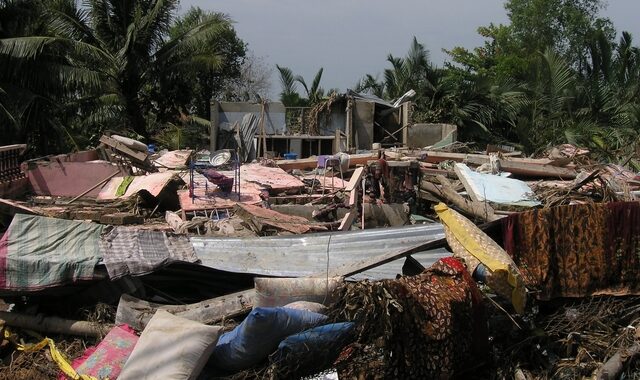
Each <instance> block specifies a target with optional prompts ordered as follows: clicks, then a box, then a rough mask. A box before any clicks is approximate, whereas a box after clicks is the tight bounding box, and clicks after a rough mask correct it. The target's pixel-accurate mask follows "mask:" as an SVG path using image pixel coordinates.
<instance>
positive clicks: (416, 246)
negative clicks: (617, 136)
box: [0, 105, 640, 380]
mask: <svg viewBox="0 0 640 380" xmlns="http://www.w3.org/2000/svg"><path fill="white" fill-rule="evenodd" d="M392 106H393V105H384V107H392ZM385 109H386V108H385ZM392 109H393V107H392ZM260 124H261V123H260V122H259V121H258V119H257V118H255V117H253V118H247V119H246V120H243V123H242V124H240V123H239V122H237V123H235V124H234V125H235V128H236V130H237V131H236V132H238V131H240V130H242V133H241V134H240V133H239V132H238V134H237V135H236V138H235V140H234V141H235V143H236V144H237V145H238V147H239V150H233V149H227V150H220V151H215V152H210V151H204V150H202V151H193V150H178V151H160V152H158V153H155V152H150V151H149V150H148V148H147V147H146V146H145V145H144V144H142V143H140V142H138V141H136V140H132V139H129V138H126V137H122V136H117V135H111V136H106V135H105V136H103V137H102V138H101V139H100V141H101V146H99V147H97V148H96V149H94V150H90V151H85V152H76V153H72V154H67V155H59V156H49V157H42V158H37V159H33V160H28V161H25V162H20V161H21V160H20V154H21V153H22V152H23V151H24V149H25V146H9V147H0V161H2V166H0V215H1V216H2V218H1V219H0V226H2V229H0V231H1V232H2V236H1V237H0V299H1V301H2V302H0V333H1V335H0V359H2V362H1V363H0V366H1V367H0V379H5V378H6V379H37V378H52V379H53V378H60V379H62V378H70V379H84V380H87V379H90V380H93V379H105V378H109V379H116V378H117V379H138V378H143V377H148V378H171V379H196V378H198V379H219V378H228V379H263V378H270V379H288V378H317V379H320V378H334V379H335V378H340V379H355V378H357V379H360V378H373V379H378V378H380V379H383V378H407V379H409V378H416V379H425V378H427V379H428V378H479V379H480V378H482V379H484V378H498V379H499V378H517V379H544V378H561V379H564V378H566V379H569V378H572V379H573V378H587V377H594V376H595V377H596V378H599V379H605V378H628V377H629V376H631V374H632V373H634V371H635V373H637V372H638V370H640V362H639V361H638V360H636V356H638V354H639V353H640V332H638V331H640V330H639V329H640V300H639V298H638V296H639V295H640V281H639V279H640V276H639V275H640V273H639V271H640V269H638V268H640V256H639V255H638V252H639V251H640V227H639V226H640V203H638V201H637V198H636V197H637V196H638V195H639V194H640V177H639V176H638V175H637V174H636V173H634V172H632V171H630V170H629V169H627V168H624V167H622V166H615V165H610V164H609V165H603V164H600V163H598V162H594V161H593V160H592V159H591V158H590V154H589V152H588V151H587V150H585V149H581V148H579V147H574V146H571V145H562V146H558V147H553V148H551V149H549V150H548V151H547V152H544V153H543V156H541V157H537V158H531V157H522V154H521V153H520V152H518V151H516V149H514V148H512V147H508V146H488V147H487V149H486V150H485V151H482V152H477V151H474V150H473V146H472V145H471V144H468V143H459V142H452V143H442V142H440V143H438V144H437V147H436V146H433V147H430V148H423V149H409V148H391V149H385V150H383V149H374V150H371V151H364V152H363V151H360V152H357V153H356V152H353V153H354V154H346V153H336V154H333V155H318V156H312V157H309V158H300V159H291V158H288V159H280V158H279V157H277V154H276V155H271V158H269V159H266V158H263V159H262V160H260V161H258V160H254V161H253V162H247V161H249V160H250V159H251V157H255V151H254V148H255V146H253V145H252V144H253V143H255V141H254V140H252V139H251V138H249V137H247V136H253V135H256V133H257V131H258V129H263V128H264V126H260ZM320 127H321V126H318V125H316V126H315V127H314V128H316V129H317V128H320ZM389 134H391V135H392V133H389ZM256 136H257V135H256ZM449 137H451V136H449ZM261 149H262V150H263V151H264V153H265V154H264V155H265V156H266V144H265V145H264V146H263V147H262V148H261Z"/></svg>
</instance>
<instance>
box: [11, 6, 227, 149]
mask: <svg viewBox="0 0 640 380" xmlns="http://www.w3.org/2000/svg"><path fill="white" fill-rule="evenodd" d="M177 6H178V0H137V1H117V0H86V1H85V2H84V3H83V6H82V7H80V6H79V5H78V4H77V3H76V1H74V0H51V1H49V2H47V7H46V8H45V9H44V14H45V16H46V17H47V22H48V29H49V32H50V34H49V35H48V36H39V37H17V38H14V39H12V40H3V41H1V42H2V43H1V44H0V55H3V56H6V57H7V59H14V60H15V59H20V58H21V57H28V58H30V59H31V61H32V62H33V63H34V64H39V63H40V62H41V61H42V59H44V58H45V56H43V53H44V52H46V51H47V50H49V48H51V47H54V46H55V48H56V50H55V51H56V52H58V56H62V57H63V58H64V59H66V61H67V62H68V63H69V66H68V67H67V68H66V69H67V72H66V73H67V75H66V76H64V77H57V78H55V77H54V79H56V80H57V81H59V82H61V83H63V84H65V85H69V84H78V85H79V86H78V89H77V90H75V91H73V92H71V93H70V94H67V97H68V98H70V99H68V100H70V103H72V104H73V106H75V109H76V112H75V113H74V115H73V116H74V117H75V118H76V119H77V122H78V124H79V125H80V126H81V127H84V128H86V129H88V130H90V131H94V130H96V128H98V129H99V128H105V127H109V128H115V129H122V130H126V129H129V130H132V131H134V132H135V133H137V134H138V135H141V136H145V137H148V136H149V134H150V132H151V129H153V127H154V125H153V123H155V122H157V123H163V122H166V121H167V120H162V118H161V117H160V118H158V109H159V108H160V105H159V104H158V101H157V98H156V97H154V96H153V95H154V90H156V92H155V93H157V89H158V88H159V87H160V86H161V82H162V81H165V82H166V81H167V80H178V79H179V78H183V79H187V78H186V73H192V72H193V70H196V71H200V72H211V71H215V70H217V69H219V68H221V67H222V66H223V64H224V62H225V59H227V58H228V57H227V56H226V55H225V54H224V53H223V51H222V48H221V46H220V45H216V44H211V42H212V41H215V40H216V38H217V37H219V36H220V35H222V34H224V33H228V31H229V30H230V29H231V23H230V20H229V19H228V18H227V17H224V16H215V17H214V16H212V17H201V18H199V19H197V20H196V21H194V22H193V23H192V24H190V25H189V27H184V28H180V30H179V31H176V32H175V33H174V34H173V35H171V36H169V32H170V30H171V26H172V22H173V21H174V19H175V14H176V10H177ZM81 75H83V76H81ZM87 82H89V83H90V84H91V86H86V84H87ZM162 108H165V107H162ZM183 111H185V112H187V111H188V110H183ZM173 117H174V118H178V117H180V114H179V113H178V112H174V116H173Z"/></svg>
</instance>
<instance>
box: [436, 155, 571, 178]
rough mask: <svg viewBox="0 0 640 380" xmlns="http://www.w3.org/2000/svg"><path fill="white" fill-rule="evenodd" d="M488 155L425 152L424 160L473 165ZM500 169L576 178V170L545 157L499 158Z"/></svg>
mask: <svg viewBox="0 0 640 380" xmlns="http://www.w3.org/2000/svg"><path fill="white" fill-rule="evenodd" d="M489 160H490V159H489V156H488V155H485V154H464V153H449V152H427V153H426V158H425V161H426V162H428V163H439V162H442V161H456V162H467V163H470V164H473V165H482V164H486V163H489ZM498 164H499V167H500V170H502V171H505V172H509V173H512V174H516V175H520V176H525V177H542V178H560V179H573V178H576V175H577V173H576V170H575V169H574V168H571V167H559V166H555V165H554V164H556V165H557V162H554V161H553V160H550V159H547V158H541V159H534V158H508V159H499V160H498Z"/></svg>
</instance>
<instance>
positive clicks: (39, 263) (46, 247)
mask: <svg viewBox="0 0 640 380" xmlns="http://www.w3.org/2000/svg"><path fill="white" fill-rule="evenodd" d="M102 229H103V226H101V225H99V224H93V223H86V222H78V221H72V220H63V219H55V218H45V217H41V216H35V215H24V214H16V215H15V216H14V217H13V221H12V222H11V225H10V226H9V229H8V230H7V232H6V233H5V234H4V236H3V237H2V239H0V289H3V290H20V291H36V290H41V289H44V288H49V287H54V286H59V285H64V284H66V283H72V282H76V281H79V280H91V279H93V278H94V275H95V266H96V264H98V261H99V260H100V252H99V249H98V242H99V240H100V234H101V233H102Z"/></svg>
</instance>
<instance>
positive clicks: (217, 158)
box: [209, 150, 231, 167]
mask: <svg viewBox="0 0 640 380" xmlns="http://www.w3.org/2000/svg"><path fill="white" fill-rule="evenodd" d="M230 159H231V152H229V151H228V150H218V151H215V152H213V154H212V155H211V158H210V159H209V163H210V164H211V166H214V167H215V166H221V165H224V164H226V163H227V162H229V160H230Z"/></svg>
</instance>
